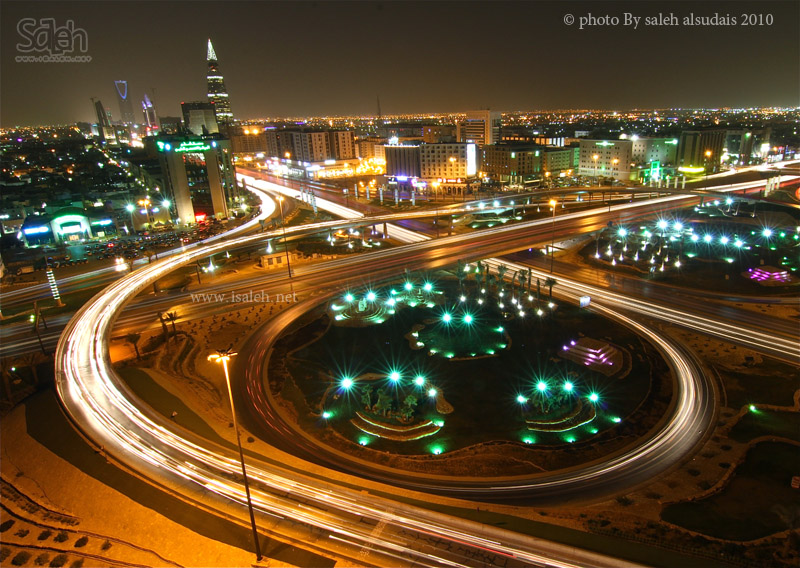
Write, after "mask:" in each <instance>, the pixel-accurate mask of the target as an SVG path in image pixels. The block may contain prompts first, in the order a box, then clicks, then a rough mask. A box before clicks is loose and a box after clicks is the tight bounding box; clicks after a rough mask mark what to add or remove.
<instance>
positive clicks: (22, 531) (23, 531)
mask: <svg viewBox="0 0 800 568" xmlns="http://www.w3.org/2000/svg"><path fill="white" fill-rule="evenodd" d="M29 532H31V531H29V530H28V529H19V530H18V531H17V532H15V533H14V534H15V535H17V536H18V537H20V538H23V537H26V536H28V533H29Z"/></svg>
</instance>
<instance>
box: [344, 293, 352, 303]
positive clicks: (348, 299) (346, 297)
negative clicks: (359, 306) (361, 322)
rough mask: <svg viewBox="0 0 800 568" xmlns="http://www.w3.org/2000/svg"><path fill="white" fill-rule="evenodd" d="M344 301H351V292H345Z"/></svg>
mask: <svg viewBox="0 0 800 568" xmlns="http://www.w3.org/2000/svg"><path fill="white" fill-rule="evenodd" d="M344 301H345V302H348V303H349V302H352V301H353V295H352V294H347V295H346V296H345V297H344Z"/></svg>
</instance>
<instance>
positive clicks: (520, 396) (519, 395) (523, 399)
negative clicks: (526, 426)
mask: <svg viewBox="0 0 800 568" xmlns="http://www.w3.org/2000/svg"><path fill="white" fill-rule="evenodd" d="M517 402H518V403H520V404H525V403H526V402H528V399H527V398H525V397H524V396H523V395H521V394H518V395H517Z"/></svg>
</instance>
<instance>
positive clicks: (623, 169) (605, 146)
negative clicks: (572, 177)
mask: <svg viewBox="0 0 800 568" xmlns="http://www.w3.org/2000/svg"><path fill="white" fill-rule="evenodd" d="M632 160H633V141H632V140H587V139H585V138H582V139H581V141H580V156H579V158H578V168H579V173H580V175H584V176H592V177H597V178H614V179H617V180H630V179H632V178H631V176H632V175H633V174H632V173H631V172H632V171H633V170H632V169H631V164H632V163H633V162H632Z"/></svg>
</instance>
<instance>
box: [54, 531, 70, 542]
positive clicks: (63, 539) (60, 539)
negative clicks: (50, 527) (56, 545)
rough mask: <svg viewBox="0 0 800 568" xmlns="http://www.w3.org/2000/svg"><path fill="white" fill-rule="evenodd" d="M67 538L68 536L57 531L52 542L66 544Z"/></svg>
mask: <svg viewBox="0 0 800 568" xmlns="http://www.w3.org/2000/svg"><path fill="white" fill-rule="evenodd" d="M68 538H69V535H68V534H67V533H66V532H64V531H58V534H57V535H56V537H55V538H54V539H53V540H55V541H56V542H66V541H67V539H68Z"/></svg>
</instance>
